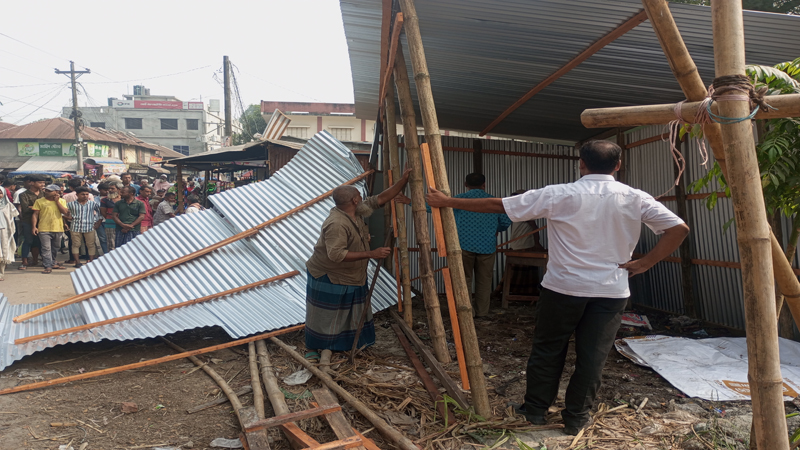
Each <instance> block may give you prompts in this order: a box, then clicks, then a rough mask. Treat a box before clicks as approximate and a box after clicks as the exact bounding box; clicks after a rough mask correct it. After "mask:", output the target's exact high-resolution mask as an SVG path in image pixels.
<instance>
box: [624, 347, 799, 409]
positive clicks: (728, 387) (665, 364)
mask: <svg viewBox="0 0 800 450" xmlns="http://www.w3.org/2000/svg"><path fill="white" fill-rule="evenodd" d="M615 346H616V348H617V351H619V352H620V353H621V354H622V355H624V356H625V357H627V358H629V359H630V360H631V361H633V362H635V363H636V364H639V365H642V366H645V367H650V368H652V369H653V370H655V371H656V372H658V374H659V375H661V376H662V377H664V378H665V379H666V380H667V381H669V382H670V383H671V384H672V385H673V386H675V387H676V388H678V389H680V390H681V391H682V392H683V393H684V394H686V395H688V396H689V397H698V398H701V399H704V400H711V401H730V400H750V388H749V385H748V383H747V340H746V339H745V338H727V337H726V338H711V339H698V340H694V339H687V338H681V337H671V336H659V335H654V336H645V337H633V338H625V339H619V340H617V341H616V343H615ZM780 360H781V361H780V362H781V375H782V376H783V393H784V395H785V396H786V399H787V400H791V399H792V398H794V397H797V396H798V392H800V342H795V341H790V340H788V339H780Z"/></svg>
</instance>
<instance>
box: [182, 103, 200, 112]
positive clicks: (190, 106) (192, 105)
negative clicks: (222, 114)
mask: <svg viewBox="0 0 800 450" xmlns="http://www.w3.org/2000/svg"><path fill="white" fill-rule="evenodd" d="M183 103H184V107H183V109H196V110H200V111H202V110H203V102H183Z"/></svg>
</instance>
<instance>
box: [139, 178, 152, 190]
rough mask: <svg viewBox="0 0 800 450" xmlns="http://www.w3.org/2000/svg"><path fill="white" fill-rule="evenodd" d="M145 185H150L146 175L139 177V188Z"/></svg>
mask: <svg viewBox="0 0 800 450" xmlns="http://www.w3.org/2000/svg"><path fill="white" fill-rule="evenodd" d="M145 186H148V187H151V186H150V179H148V178H147V177H141V178H139V190H140V191H141V189H142V188H143V187H145Z"/></svg>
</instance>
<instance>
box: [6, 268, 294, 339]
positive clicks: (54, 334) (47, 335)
mask: <svg viewBox="0 0 800 450" xmlns="http://www.w3.org/2000/svg"><path fill="white" fill-rule="evenodd" d="M299 274H300V272H298V271H296V270H293V271H291V272H287V273H284V274H283V275H278V276H275V277H270V278H267V279H265V280H261V281H256V282H255V283H250V284H246V285H244V286H240V287H237V288H233V289H228V290H227V291H222V292H219V293H216V294H211V295H206V296H205V297H200V298H196V299H194V300H188V301H185V302H180V303H175V304H174V305H167V306H162V307H161V308H156V309H150V310H147V311H142V312H138V313H134V314H128V315H127V316H121V317H113V318H111V319H108V320H101V321H100V322H92V323H87V324H84V325H78V326H75V327H71V328H65V329H63V330H56V331H51V332H49V333H42V334H37V335H34V336H28V337H24V338H20V339H16V340H15V341H14V344H15V345H20V344H25V343H27V342H32V341H38V340H39V339H47V338H51V337H57V336H63V335H65V334H69V333H76V332H78V331H84V330H90V329H92V328H97V327H101V326H103V325H109V324H112V323H117V322H123V321H126V320H132V319H136V318H139V317H145V316H150V315H153V314H158V313H162V312H165V311H170V310H172V309H177V308H183V307H185V306H189V305H194V304H197V303H202V302H207V301H209V300H214V299H217V298H220V297H225V296H226V295H231V294H235V293H237V292H242V291H246V290H248V289H253V288H255V287H258V286H263V285H265V284H269V283H272V282H273V281H278V280H283V279H286V278H290V277H293V276H295V275H299Z"/></svg>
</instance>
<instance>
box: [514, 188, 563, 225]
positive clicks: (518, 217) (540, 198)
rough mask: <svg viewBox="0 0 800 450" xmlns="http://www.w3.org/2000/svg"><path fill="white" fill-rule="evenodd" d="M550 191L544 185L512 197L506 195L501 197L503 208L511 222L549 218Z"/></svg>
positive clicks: (550, 209) (551, 201)
mask: <svg viewBox="0 0 800 450" xmlns="http://www.w3.org/2000/svg"><path fill="white" fill-rule="evenodd" d="M550 191H551V190H550V189H547V187H544V188H542V189H535V190H531V191H528V192H526V193H524V194H520V195H515V196H514V197H506V198H504V199H503V208H505V210H506V214H507V215H508V217H509V218H510V219H511V221H512V222H524V221H526V220H532V219H539V218H542V217H544V218H549V217H550V214H551V212H552V205H553V197H552V195H550Z"/></svg>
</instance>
